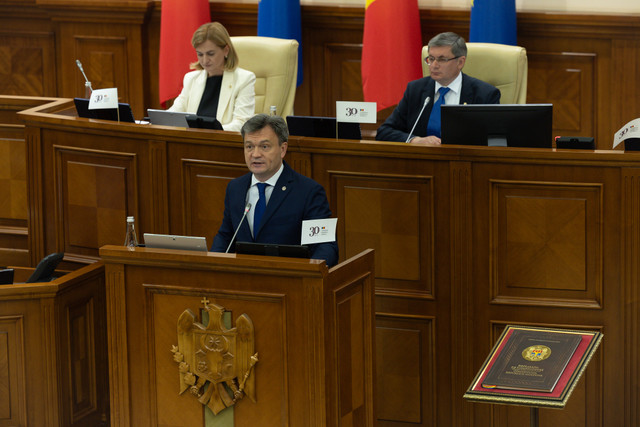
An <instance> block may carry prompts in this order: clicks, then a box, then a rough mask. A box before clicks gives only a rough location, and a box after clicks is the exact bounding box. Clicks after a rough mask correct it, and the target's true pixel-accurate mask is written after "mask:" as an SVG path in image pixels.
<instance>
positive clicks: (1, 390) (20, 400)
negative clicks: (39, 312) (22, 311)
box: [0, 313, 27, 426]
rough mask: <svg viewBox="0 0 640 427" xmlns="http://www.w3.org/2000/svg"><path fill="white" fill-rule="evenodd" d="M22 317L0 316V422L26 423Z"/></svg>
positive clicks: (5, 423)
mask: <svg viewBox="0 0 640 427" xmlns="http://www.w3.org/2000/svg"><path fill="white" fill-rule="evenodd" d="M24 340H25V336H24V319H23V317H22V316H11V315H8V313H5V315H3V316H0V384H1V386H0V424H2V425H7V426H9V425H26V424H27V414H26V408H27V401H26V387H25V385H26V384H25V382H26V381H25V371H24V369H25V366H24V360H25V354H24V345H23V343H24Z"/></svg>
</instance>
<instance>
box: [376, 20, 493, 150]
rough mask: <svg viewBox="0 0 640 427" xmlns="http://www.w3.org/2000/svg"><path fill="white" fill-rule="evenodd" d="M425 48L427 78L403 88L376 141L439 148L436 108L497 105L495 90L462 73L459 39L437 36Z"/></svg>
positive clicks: (462, 44) (464, 53)
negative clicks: (409, 143) (454, 105)
mask: <svg viewBox="0 0 640 427" xmlns="http://www.w3.org/2000/svg"><path fill="white" fill-rule="evenodd" d="M428 46H429V56H428V57H427V58H426V61H427V64H428V65H429V72H430V74H431V75H430V76H429V77H424V78H421V79H418V80H414V81H412V82H410V83H409V84H408V85H407V89H406V90H405V92H404V95H403V96H402V99H401V100H400V102H399V103H398V106H397V107H396V109H395V110H394V111H393V113H391V115H390V116H389V118H387V120H386V121H385V122H384V123H383V124H382V126H380V128H379V129H378V132H377V134H376V139H377V140H379V141H397V142H411V143H419V144H428V145H440V105H442V104H443V103H444V104H498V103H500V91H499V90H498V89H497V88H496V87H494V86H492V85H490V84H488V83H485V82H483V81H481V80H478V79H474V78H473V77H470V76H467V75H466V74H464V73H462V67H464V62H465V60H466V59H467V45H466V43H465V42H464V39H463V38H462V37H460V36H459V35H457V34H455V33H440V34H438V35H437V36H435V37H434V38H432V39H431V40H430V41H429V45H428ZM427 98H428V99H429V100H428V102H427V105H426V106H425V105H424V104H425V100H426V99H427ZM423 107H424V111H422V115H420V112H421V110H422V109H423ZM418 117H420V118H419V119H418ZM416 120H417V123H416ZM414 124H415V128H414ZM412 129H413V132H412ZM410 133H411V134H410Z"/></svg>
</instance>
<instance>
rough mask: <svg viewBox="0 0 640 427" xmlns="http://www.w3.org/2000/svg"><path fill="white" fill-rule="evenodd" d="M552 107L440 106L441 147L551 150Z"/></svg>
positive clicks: (521, 105)
mask: <svg viewBox="0 0 640 427" xmlns="http://www.w3.org/2000/svg"><path fill="white" fill-rule="evenodd" d="M552 119H553V105H552V104H465V105H454V104H450V105H443V106H442V111H441V120H442V122H441V133H442V137H441V141H442V144H457V145H488V146H496V147H530V148H551V147H552V145H553V139H552V137H551V126H552Z"/></svg>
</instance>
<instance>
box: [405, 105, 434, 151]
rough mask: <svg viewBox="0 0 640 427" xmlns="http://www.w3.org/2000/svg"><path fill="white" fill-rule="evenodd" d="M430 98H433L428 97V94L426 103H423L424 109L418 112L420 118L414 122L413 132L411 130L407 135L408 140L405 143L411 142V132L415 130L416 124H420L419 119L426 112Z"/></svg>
mask: <svg viewBox="0 0 640 427" xmlns="http://www.w3.org/2000/svg"><path fill="white" fill-rule="evenodd" d="M430 99H431V98H430V97H428V96H427V97H426V98H425V100H424V104H422V109H421V110H420V114H418V118H417V119H416V121H415V123H414V124H413V127H412V128H411V132H409V136H408V137H407V140H406V141H405V143H407V142H409V140H410V139H411V134H412V133H413V131H414V130H415V128H416V125H417V124H418V121H419V120H420V117H421V116H422V113H423V112H424V109H425V108H426V106H427V104H428V103H429V100H430Z"/></svg>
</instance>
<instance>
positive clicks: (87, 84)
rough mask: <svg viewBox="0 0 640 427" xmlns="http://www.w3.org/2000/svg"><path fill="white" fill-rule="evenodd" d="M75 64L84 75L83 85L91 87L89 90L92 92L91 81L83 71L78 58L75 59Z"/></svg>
mask: <svg viewBox="0 0 640 427" xmlns="http://www.w3.org/2000/svg"><path fill="white" fill-rule="evenodd" d="M76 65H77V66H78V68H79V69H80V72H81V73H82V75H83V76H84V85H85V86H87V87H88V88H89V89H91V92H93V88H92V87H91V82H90V81H89V79H88V78H87V75H86V74H85V73H84V68H82V62H80V60H79V59H76Z"/></svg>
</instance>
